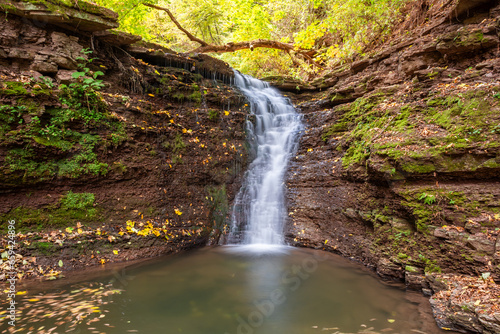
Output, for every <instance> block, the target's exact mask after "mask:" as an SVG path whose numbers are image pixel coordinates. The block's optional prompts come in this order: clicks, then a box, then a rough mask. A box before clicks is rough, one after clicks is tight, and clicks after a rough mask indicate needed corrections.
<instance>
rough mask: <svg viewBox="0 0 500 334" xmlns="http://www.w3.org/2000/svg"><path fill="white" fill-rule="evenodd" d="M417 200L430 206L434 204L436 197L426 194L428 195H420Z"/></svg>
mask: <svg viewBox="0 0 500 334" xmlns="http://www.w3.org/2000/svg"><path fill="white" fill-rule="evenodd" d="M418 200H419V201H423V202H424V203H425V204H427V205H432V204H434V203H436V196H434V195H432V194H428V193H422V194H421V195H420V196H419V197H418Z"/></svg>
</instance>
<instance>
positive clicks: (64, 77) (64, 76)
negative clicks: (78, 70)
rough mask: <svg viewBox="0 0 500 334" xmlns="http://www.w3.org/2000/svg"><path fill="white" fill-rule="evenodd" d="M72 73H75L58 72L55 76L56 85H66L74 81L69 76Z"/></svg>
mask: <svg viewBox="0 0 500 334" xmlns="http://www.w3.org/2000/svg"><path fill="white" fill-rule="evenodd" d="M74 72H75V71H68V70H59V71H57V74H56V81H57V82H58V83H61V84H65V85H67V84H69V83H70V82H72V81H74V79H73V77H72V76H71V75H72V74H73V73H74Z"/></svg>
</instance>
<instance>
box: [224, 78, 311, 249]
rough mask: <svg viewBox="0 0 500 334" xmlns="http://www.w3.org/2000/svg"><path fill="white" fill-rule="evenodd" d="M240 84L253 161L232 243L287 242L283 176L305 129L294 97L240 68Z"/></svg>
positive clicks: (238, 203)
mask: <svg viewBox="0 0 500 334" xmlns="http://www.w3.org/2000/svg"><path fill="white" fill-rule="evenodd" d="M235 85H236V86H237V87H238V88H239V89H240V90H241V91H242V93H243V94H244V95H245V96H246V97H247V99H248V100H249V101H250V116H249V117H248V119H247V124H246V127H247V140H248V142H249V145H250V151H251V155H250V157H251V158H253V159H254V160H253V161H252V163H251V164H250V166H249V168H248V171H247V172H246V174H245V177H244V178H245V179H244V181H243V185H242V187H241V189H240V191H239V193H238V195H237V196H236V199H235V205H234V208H233V217H232V224H231V231H230V234H229V237H228V241H229V243H233V244H234V243H236V244H247V245H266V247H269V246H270V245H283V244H284V237H283V224H284V222H285V219H286V217H287V212H286V208H285V203H284V193H285V184H284V177H285V172H286V170H287V166H288V162H289V160H290V158H291V157H292V156H293V155H294V154H295V152H296V149H297V146H298V141H299V135H300V132H301V130H302V129H303V125H302V121H301V120H302V117H301V115H300V114H298V113H297V112H296V111H295V108H294V107H293V106H292V104H291V102H290V100H289V99H288V98H285V97H284V96H282V95H281V94H280V93H279V92H278V91H277V90H276V89H274V88H272V87H270V86H269V84H267V83H265V82H262V81H260V80H257V79H255V78H252V77H250V76H247V75H242V74H240V73H238V72H235Z"/></svg>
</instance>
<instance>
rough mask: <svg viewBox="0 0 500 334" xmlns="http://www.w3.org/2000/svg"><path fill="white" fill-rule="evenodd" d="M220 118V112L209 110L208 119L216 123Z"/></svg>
mask: <svg viewBox="0 0 500 334" xmlns="http://www.w3.org/2000/svg"><path fill="white" fill-rule="evenodd" d="M219 117H220V111H219V110H217V109H208V119H209V120H211V121H216V120H218V119H219Z"/></svg>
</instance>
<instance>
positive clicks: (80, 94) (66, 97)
mask: <svg viewBox="0 0 500 334" xmlns="http://www.w3.org/2000/svg"><path fill="white" fill-rule="evenodd" d="M82 53H83V54H84V56H87V55H88V54H91V53H92V51H90V50H88V49H83V50H82ZM77 60H78V61H80V63H79V64H78V68H79V71H77V72H74V73H73V74H72V77H73V79H76V80H77V81H76V82H73V83H70V84H69V86H66V85H64V84H63V85H60V86H59V89H60V90H61V92H62V95H61V97H60V100H61V103H62V104H63V106H66V107H67V108H65V109H64V111H63V112H62V113H61V119H60V120H59V121H61V122H66V121H68V120H71V119H75V118H76V119H78V118H80V119H83V120H84V121H85V124H89V123H92V122H93V123H98V122H99V121H101V120H103V119H104V118H105V115H104V113H103V112H104V111H105V110H106V105H105V104H104V102H103V98H102V96H101V95H100V93H99V90H101V89H102V88H103V87H104V84H103V82H102V80H100V79H97V78H98V77H99V76H102V75H104V73H103V72H101V71H96V72H91V71H90V68H89V67H88V66H89V64H90V63H92V61H94V60H95V58H89V59H87V58H85V57H77Z"/></svg>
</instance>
